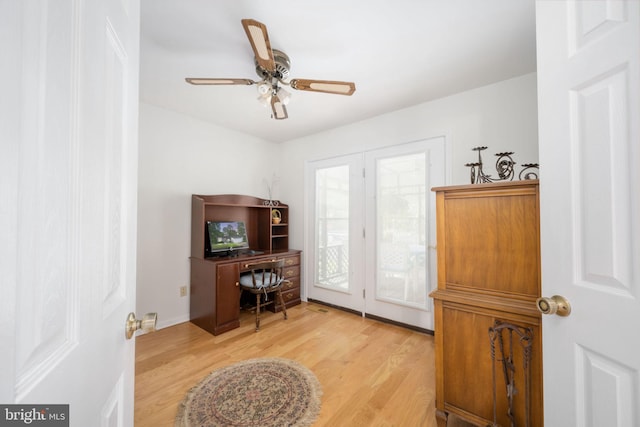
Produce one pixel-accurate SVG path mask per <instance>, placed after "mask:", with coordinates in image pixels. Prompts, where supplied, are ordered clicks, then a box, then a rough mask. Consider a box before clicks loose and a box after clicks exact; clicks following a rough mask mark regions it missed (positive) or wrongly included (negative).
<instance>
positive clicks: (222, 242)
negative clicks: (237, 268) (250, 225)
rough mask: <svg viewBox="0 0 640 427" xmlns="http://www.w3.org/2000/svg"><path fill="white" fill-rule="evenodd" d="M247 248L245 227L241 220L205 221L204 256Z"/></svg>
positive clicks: (247, 241)
mask: <svg viewBox="0 0 640 427" xmlns="http://www.w3.org/2000/svg"><path fill="white" fill-rule="evenodd" d="M248 248H249V240H248V239H247V229H246V227H245V225H244V222H243V221H207V222H206V227H205V257H207V256H216V255H221V254H222V253H224V252H231V251H235V250H239V249H248Z"/></svg>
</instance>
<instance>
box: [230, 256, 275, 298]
mask: <svg viewBox="0 0 640 427" xmlns="http://www.w3.org/2000/svg"><path fill="white" fill-rule="evenodd" d="M245 268H249V269H250V273H251V284H252V285H253V289H260V290H262V291H267V292H268V291H270V290H275V289H277V288H279V287H281V286H282V283H283V282H284V281H285V280H284V259H279V260H275V261H264V262H256V263H252V264H246V265H245ZM240 283H241V284H242V285H243V286H244V287H245V288H246V287H248V286H247V285H248V283H247V281H245V280H241V281H240Z"/></svg>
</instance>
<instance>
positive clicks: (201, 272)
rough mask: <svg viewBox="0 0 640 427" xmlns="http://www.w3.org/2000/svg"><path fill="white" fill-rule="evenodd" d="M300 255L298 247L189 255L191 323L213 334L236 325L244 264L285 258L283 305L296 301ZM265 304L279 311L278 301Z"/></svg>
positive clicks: (289, 304) (298, 302)
mask: <svg viewBox="0 0 640 427" xmlns="http://www.w3.org/2000/svg"><path fill="white" fill-rule="evenodd" d="M300 254H301V251H299V250H285V251H265V253H263V254H260V255H239V256H237V257H222V258H207V259H203V258H197V257H191V258H190V261H191V293H190V319H191V322H193V323H194V324H196V325H198V326H199V327H201V328H202V329H204V330H206V331H208V332H210V333H212V334H213V335H219V334H221V333H223V332H226V331H229V330H231V329H234V328H237V327H239V326H240V320H239V318H240V288H239V285H238V281H239V279H240V274H241V273H242V272H243V271H247V267H246V266H247V264H250V263H254V262H258V261H269V260H274V259H281V258H283V259H284V260H285V270H284V275H285V277H286V278H287V279H288V280H289V282H290V283H289V285H288V286H287V287H286V288H283V290H282V297H283V298H284V301H285V305H286V306H287V308H288V307H291V306H294V305H297V304H300ZM268 307H269V309H270V310H272V311H276V312H277V311H280V310H282V307H281V306H280V303H277V304H271V305H269V306H268Z"/></svg>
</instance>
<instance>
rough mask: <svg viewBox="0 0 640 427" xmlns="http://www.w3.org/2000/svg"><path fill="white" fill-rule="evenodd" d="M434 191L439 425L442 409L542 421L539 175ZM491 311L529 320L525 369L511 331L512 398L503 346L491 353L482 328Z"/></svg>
mask: <svg viewBox="0 0 640 427" xmlns="http://www.w3.org/2000/svg"><path fill="white" fill-rule="evenodd" d="M433 191H435V192H436V212H437V213H436V215H437V216H436V218H437V220H436V222H437V254H438V289H437V290H436V291H434V292H432V293H431V296H432V297H433V299H434V308H435V310H434V313H435V318H434V320H435V347H436V413H437V422H438V426H439V427H443V426H445V425H446V424H447V418H448V415H449V414H455V415H457V416H458V417H460V418H463V419H464V420H466V421H468V422H471V423H473V424H474V425H478V426H487V425H494V424H492V423H493V422H494V411H495V417H496V418H497V420H496V421H497V424H498V425H501V426H509V425H517V426H531V427H533V426H536V427H538V426H542V425H543V411H542V336H541V334H542V328H541V319H540V317H541V315H540V313H539V312H538V310H537V308H536V298H538V297H539V296H540V229H539V221H540V218H539V193H538V181H537V180H531V181H516V182H504V183H492V184H475V185H461V186H451V187H439V188H434V189H433ZM496 321H497V322H499V323H498V324H502V325H504V324H509V325H513V326H516V327H518V328H523V329H526V330H527V331H528V332H530V333H531V336H532V339H530V340H529V343H530V347H529V348H528V350H527V351H530V356H529V364H528V366H529V368H527V369H528V378H527V374H525V372H526V371H527V369H525V368H523V364H524V357H525V356H524V350H522V348H520V346H519V345H518V343H517V342H515V341H517V337H514V338H513V341H514V345H513V348H514V352H513V356H512V357H511V360H512V361H513V368H514V373H513V374H511V378H512V379H513V383H512V388H511V389H513V390H516V391H515V392H514V393H510V394H511V395H512V402H511V405H509V397H508V395H507V390H508V387H507V382H506V381H505V376H506V374H505V372H506V368H507V367H508V366H507V365H505V364H503V363H502V360H503V359H504V358H505V357H506V356H505V355H504V353H503V354H502V355H501V354H495V358H494V357H492V344H491V342H492V341H491V339H490V334H489V330H490V328H494V326H495V325H496ZM506 345H507V344H506V340H505V346H506ZM494 349H495V347H494ZM498 353H499V352H498ZM506 360H509V359H508V358H507V359H506ZM494 368H495V370H494ZM509 368H510V367H509ZM494 384H495V386H494ZM494 390H495V391H494ZM494 396H495V398H494ZM494 401H495V410H494ZM509 407H511V410H510V409H509ZM508 412H511V416H512V417H513V419H510V418H509V415H508ZM512 421H514V424H512V423H511V422H512Z"/></svg>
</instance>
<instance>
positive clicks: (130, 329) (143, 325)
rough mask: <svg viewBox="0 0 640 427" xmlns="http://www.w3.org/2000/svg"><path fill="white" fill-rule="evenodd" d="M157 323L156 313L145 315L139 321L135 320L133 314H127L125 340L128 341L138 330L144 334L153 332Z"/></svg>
mask: <svg viewBox="0 0 640 427" xmlns="http://www.w3.org/2000/svg"><path fill="white" fill-rule="evenodd" d="M157 322H158V313H147V314H145V315H144V316H142V319H141V320H137V319H136V315H135V313H129V315H128V316H127V323H126V325H125V335H126V337H127V339H128V340H130V339H131V337H132V336H133V333H134V332H135V331H137V330H138V329H140V330H142V331H145V332H153V331H155V330H156V323H157Z"/></svg>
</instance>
